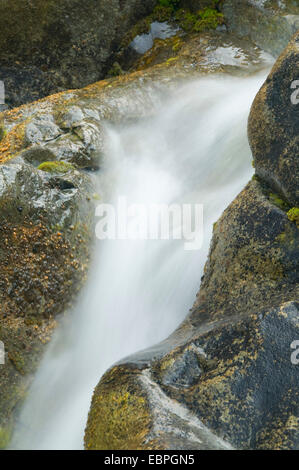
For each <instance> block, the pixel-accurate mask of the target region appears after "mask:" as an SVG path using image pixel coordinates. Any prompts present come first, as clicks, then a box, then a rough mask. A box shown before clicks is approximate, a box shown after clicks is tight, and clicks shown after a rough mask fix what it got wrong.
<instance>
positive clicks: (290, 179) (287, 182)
mask: <svg viewBox="0 0 299 470" xmlns="http://www.w3.org/2000/svg"><path fill="white" fill-rule="evenodd" d="M298 77H299V32H297V33H296V34H295V36H294V37H293V39H292V41H291V42H290V44H289V45H288V47H287V48H286V50H285V51H284V52H283V53H282V54H281V55H280V57H279V59H278V61H277V62H276V64H275V66H274V67H273V69H272V71H271V73H270V75H269V77H268V78H267V80H266V82H265V83H264V85H263V87H262V88H261V90H260V92H259V93H258V95H257V96H256V98H255V100H254V103H253V105H252V109H251V113H250V117H249V123H248V135H249V143H250V146H251V149H252V153H253V157H254V163H255V168H256V173H257V175H259V176H260V177H261V178H263V179H264V180H265V181H267V183H268V184H269V185H270V186H272V188H274V189H275V190H276V191H278V192H280V193H281V194H282V195H283V197H284V198H285V199H286V200H287V201H288V202H289V203H290V204H291V205H294V206H298V205H299V166H298V155H299V136H298V126H299V100H298V97H297V93H298V85H299V82H298ZM296 90H297V91H296Z"/></svg>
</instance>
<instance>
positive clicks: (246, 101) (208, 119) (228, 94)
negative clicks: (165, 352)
mask: <svg viewBox="0 0 299 470" xmlns="http://www.w3.org/2000/svg"><path fill="white" fill-rule="evenodd" d="M263 80H264V75H263V76H261V75H259V76H253V77H248V78H220V77H216V78H208V79H199V80H197V81H195V82H192V83H190V82H189V83H187V84H185V85H181V86H180V87H179V89H177V90H176V91H175V92H173V96H172V97H171V98H169V97H167V98H165V100H164V102H163V103H162V104H161V106H160V107H159V108H160V109H159V110H158V112H155V114H154V115H153V116H151V117H149V118H148V119H146V120H144V119H143V120H142V121H140V122H138V123H130V124H128V125H127V126H125V127H124V126H123V127H121V128H116V127H111V126H110V127H108V136H109V148H108V149H107V154H106V157H105V161H104V165H103V171H102V173H101V176H100V177H99V193H100V196H101V199H102V200H103V201H105V202H108V201H109V202H116V201H117V197H118V196H119V195H121V196H125V197H126V198H127V200H128V201H129V202H131V203H144V204H150V203H153V202H157V203H164V204H170V203H173V202H175V203H180V204H181V203H186V202H187V203H201V204H203V205H204V244H203V247H202V248H201V249H200V250H198V251H185V250H184V244H183V241H180V240H171V241H167V240H161V241H151V240H148V241H135V242H134V241H129V240H127V241H125V240H118V241H112V240H105V241H97V245H96V250H95V253H94V263H93V268H92V270H91V273H90V278H89V282H88V284H87V286H86V288H85V291H84V292H83V293H82V295H81V298H80V299H79V302H78V305H77V307H76V309H75V311H74V312H72V314H71V315H70V316H68V318H67V319H65V320H64V321H63V322H62V325H61V327H60V328H59V329H58V331H57V332H56V334H55V337H54V340H53V341H52V342H51V344H50V346H49V348H48V350H47V353H46V355H45V357H44V359H43V361H42V363H41V365H40V368H39V371H38V373H37V375H36V377H35V380H34V383H33V386H32V387H31V390H30V393H29V396H28V398H27V401H26V402H25V404H24V406H23V409H22V412H21V415H20V416H19V420H18V426H17V430H16V432H15V436H14V439H13V444H12V447H13V448H19V449H80V448H82V445H83V434H84V427H85V424H86V418H87V413H88V409H89V405H90V400H91V396H92V392H93V388H94V387H95V385H96V384H97V383H98V381H99V379H100V377H101V375H102V374H103V373H104V372H105V370H107V368H109V367H110V366H111V365H112V364H113V363H115V362H116V361H117V360H119V359H121V358H123V357H124V356H127V355H129V354H132V353H134V352H136V351H138V350H140V349H144V348H147V347H149V346H152V345H153V344H154V343H157V342H159V341H160V340H163V339H164V338H165V337H167V335H169V334H170V333H171V332H172V331H173V330H174V329H175V328H176V327H177V326H178V324H179V323H180V322H181V321H182V320H183V319H184V317H185V316H186V314H187V312H188V309H189V308H190V307H191V306H192V303H193V301H194V299H195V295H196V292H197V291H198V289H199V283H200V278H201V275H202V271H203V266H204V263H205V261H206V258H207V253H208V248H209V243H210V239H211V234H212V226H213V223H214V222H215V221H216V220H217V218H218V217H219V216H220V214H221V213H222V211H223V210H224V209H225V207H226V206H227V205H228V204H229V203H230V201H231V200H232V199H233V198H234V197H235V196H236V195H237V193H238V192H239V191H240V190H241V189H242V188H243V187H244V185H245V183H246V182H247V181H248V180H249V179H250V177H251V175H252V173H253V169H252V166H251V153H250V150H249V146H248V142H247V135H246V125H247V117H248V113H249V109H250V105H251V103H252V100H253V98H254V96H255V94H256V93H257V91H258V89H259V87H260V85H261V84H262V82H263Z"/></svg>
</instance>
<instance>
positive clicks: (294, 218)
mask: <svg viewBox="0 0 299 470" xmlns="http://www.w3.org/2000/svg"><path fill="white" fill-rule="evenodd" d="M287 216H288V219H289V220H290V221H291V222H296V225H297V227H298V228H299V207H292V209H290V210H289V211H288V213H287Z"/></svg>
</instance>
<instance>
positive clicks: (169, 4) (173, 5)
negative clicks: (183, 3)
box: [158, 0, 180, 11]
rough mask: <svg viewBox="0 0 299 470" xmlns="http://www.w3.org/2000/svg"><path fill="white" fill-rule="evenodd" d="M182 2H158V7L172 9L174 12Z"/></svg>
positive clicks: (174, 0) (164, 0)
mask: <svg viewBox="0 0 299 470" xmlns="http://www.w3.org/2000/svg"><path fill="white" fill-rule="evenodd" d="M179 3H180V0H158V6H161V7H166V8H171V9H172V10H173V11H174V10H176V9H177V8H178V6H179Z"/></svg>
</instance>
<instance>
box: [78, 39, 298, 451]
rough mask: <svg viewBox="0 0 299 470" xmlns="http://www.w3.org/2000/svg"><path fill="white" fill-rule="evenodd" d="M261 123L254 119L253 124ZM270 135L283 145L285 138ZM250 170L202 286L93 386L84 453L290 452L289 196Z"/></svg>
mask: <svg viewBox="0 0 299 470" xmlns="http://www.w3.org/2000/svg"><path fill="white" fill-rule="evenodd" d="M294 44H295V45H296V42H294V41H293V42H292V43H291V45H290V46H289V48H288V49H287V51H286V52H285V53H284V54H283V55H282V56H281V58H280V59H279V60H278V62H277V64H276V67H275V68H274V71H275V72H274V75H273V73H272V74H271V75H270V77H269V79H268V80H267V81H266V84H265V85H264V89H265V88H267V84H268V83H270V84H272V86H271V88H270V89H271V90H272V96H273V94H274V95H275V94H276V95H277V96H280V94H281V88H280V82H279V80H274V81H273V82H272V77H273V76H275V73H276V74H277V77H278V76H280V77H286V80H288V77H289V74H288V73H286V70H287V71H288V70H289V68H287V69H285V68H284V67H285V61H284V59H283V58H284V57H289V56H288V54H290V51H292V50H293V48H294ZM289 67H290V68H291V70H292V65H290V66H289ZM288 89H289V87H288ZM262 96H264V95H262ZM259 99H260V98H259V96H258V97H257V102H259ZM281 112H282V113H288V112H289V111H286V108H283V109H282V110H281ZM290 112H291V111H290ZM296 116H297V114H296V115H295V117H296ZM270 117H271V114H270ZM263 118H264V115H263V114H261V115H259V116H258V115H256V119H258V122H256V127H258V125H260V126H261V121H262V120H263ZM267 118H268V115H267ZM296 119H297V120H296V121H295V122H294V123H293V125H294V126H295V125H297V129H298V116H297V117H296ZM267 123H269V125H272V123H271V119H269V118H268V119H267ZM276 124H277V123H276ZM261 127H262V126H261ZM265 128H266V129H265ZM251 129H252V128H251ZM262 129H263V131H261V133H262V132H264V140H265V142H267V139H268V128H267V127H266V125H265V127H263V128H262ZM272 130H273V133H272V136H276V135H277V137H278V138H279V139H281V140H278V141H277V145H281V146H282V147H284V146H286V147H285V148H287V147H288V146H287V142H286V140H285V134H275V132H276V128H274V127H273V128H272ZM270 133H271V131H270V132H269V134H270ZM252 139H254V133H253V132H252V130H251V142H252ZM292 139H293V134H292V132H291V133H290V134H289V144H291V142H292ZM267 150H268V148H267V145H264V151H265V159H266V158H268V157H267ZM259 155H260V156H259V161H260V162H261V161H262V154H261V153H260V154H259ZM296 171H298V161H297V160H295V159H292V160H291V166H290V172H291V173H292V174H293V175H294V174H296ZM257 173H258V176H255V177H254V178H253V180H252V181H251V182H250V183H249V184H248V185H247V186H246V188H245V189H244V190H243V191H242V192H241V193H240V194H239V196H237V198H236V199H235V200H234V201H233V202H232V204H231V205H230V206H229V207H228V208H227V209H226V211H225V212H224V213H223V215H222V217H221V218H220V220H219V221H218V222H217V224H216V226H215V228H214V235H213V239H212V243H211V248H210V254H209V258H208V261H207V264H206V267H205V272H204V277H203V280H202V286H201V289H200V291H199V293H198V295H197V299H196V302H195V303H194V306H193V308H192V311H191V313H190V314H189V315H188V317H187V318H186V320H185V321H184V322H183V324H182V325H181V326H180V327H179V328H178V330H177V331H176V332H175V333H174V334H173V335H172V336H170V337H169V338H168V339H167V340H165V341H164V342H162V343H161V344H158V345H157V346H155V347H153V348H151V349H149V350H146V351H143V352H141V353H139V354H136V355H134V356H132V357H129V358H127V359H125V360H123V361H121V362H120V363H119V364H117V365H116V366H114V367H113V368H112V369H111V370H109V371H108V372H107V373H106V374H105V375H104V377H103V378H102V379H101V381H100V382H99V384H98V386H97V387H96V389H95V392H94V396H93V400H92V404H91V409H90V413H89V418H88V422H87V427H86V434H85V447H86V449H105V450H107V449H109V450H112V449H136V448H137V449H206V448H208V449H219V448H221V449H228V448H231V447H233V448H238V449H298V446H299V408H298V406H299V405H298V404H299V400H298V399H299V369H298V367H299V366H298V365H296V364H294V363H293V362H292V361H291V354H292V349H291V345H292V343H293V342H294V340H295V339H297V338H298V337H299V324H298V318H299V302H298V297H299V282H298V281H299V228H298V225H297V224H296V220H295V218H294V217H291V216H290V212H291V213H292V214H293V212H294V211H293V212H292V209H291V205H290V202H291V201H290V200H289V199H287V200H286V199H283V198H282V197H281V196H279V195H277V194H276V189H277V184H276V183H275V184H273V183H274V180H275V181H276V178H268V177H267V178H265V179H264V174H259V170H257ZM270 174H271V167H270V168H269V171H268V175H270ZM292 187H293V186H292ZM297 187H298V186H297Z"/></svg>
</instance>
